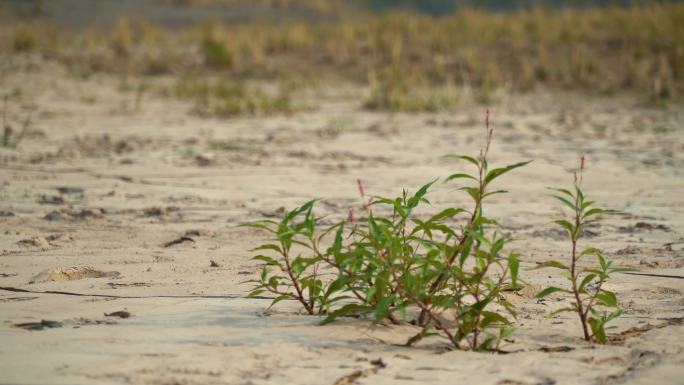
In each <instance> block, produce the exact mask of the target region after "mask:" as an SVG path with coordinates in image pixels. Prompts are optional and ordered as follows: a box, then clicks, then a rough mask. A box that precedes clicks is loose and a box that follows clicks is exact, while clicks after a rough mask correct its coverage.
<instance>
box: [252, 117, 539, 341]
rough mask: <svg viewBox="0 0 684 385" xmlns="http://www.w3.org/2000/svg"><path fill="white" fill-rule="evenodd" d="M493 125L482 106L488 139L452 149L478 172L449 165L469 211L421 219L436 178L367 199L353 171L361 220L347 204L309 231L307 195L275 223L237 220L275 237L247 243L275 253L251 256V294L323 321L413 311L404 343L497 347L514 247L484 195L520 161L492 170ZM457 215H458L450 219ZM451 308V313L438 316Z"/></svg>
mask: <svg viewBox="0 0 684 385" xmlns="http://www.w3.org/2000/svg"><path fill="white" fill-rule="evenodd" d="M493 133H494V130H493V129H492V128H491V127H490V125H489V113H487V124H486V143H485V146H484V148H483V149H482V150H481V152H480V155H479V157H478V158H477V159H476V158H473V157H470V156H462V155H458V156H453V157H454V158H456V159H461V160H465V161H467V162H470V163H472V164H473V165H474V166H476V167H477V169H476V170H477V173H476V174H475V176H472V175H469V174H466V173H455V174H452V175H451V176H449V177H448V178H447V179H446V181H453V180H472V181H473V182H474V185H473V186H465V187H462V188H461V190H463V191H465V192H466V193H467V194H468V195H469V196H470V197H471V198H472V200H473V201H474V206H473V209H472V210H471V211H468V210H466V209H463V208H458V207H449V208H446V209H444V210H442V211H440V212H438V213H436V214H433V215H431V216H430V217H428V218H425V217H424V216H423V215H421V214H419V212H420V210H421V209H422V208H423V207H424V206H426V205H429V204H430V202H429V200H428V199H427V196H428V192H429V190H430V188H431V187H432V186H433V185H434V183H435V182H436V181H432V182H430V183H427V184H425V185H424V186H422V187H421V188H420V189H418V190H417V191H416V192H415V193H413V194H410V193H409V192H408V191H407V190H404V191H403V193H402V194H401V196H399V197H396V198H392V199H390V198H384V197H373V198H371V199H370V200H369V199H367V198H366V196H365V188H364V185H363V182H362V181H360V180H359V192H360V194H361V198H362V201H363V207H362V210H363V211H364V212H365V213H366V214H367V217H366V218H364V219H363V220H361V219H357V218H356V214H355V211H354V210H350V213H349V217H348V219H347V220H346V221H342V222H340V223H337V224H334V225H332V226H330V227H328V228H327V229H324V230H323V231H322V232H317V231H316V224H317V223H318V220H317V218H316V217H315V216H314V215H313V213H312V210H313V206H314V201H310V202H308V203H307V204H305V205H303V206H301V207H299V208H297V209H295V210H293V211H290V212H288V213H286V214H285V215H284V218H283V219H282V220H281V221H280V222H275V221H268V220H266V221H259V222H252V223H248V224H245V225H244V226H249V227H254V228H259V229H263V230H266V231H268V232H269V233H271V234H272V235H273V240H274V242H272V243H267V244H264V245H261V246H259V247H258V248H256V249H255V250H267V251H269V252H271V253H275V254H276V255H275V256H273V255H257V256H255V257H254V258H255V259H257V260H260V261H263V262H265V263H266V265H267V266H265V267H264V269H263V270H262V275H261V278H260V279H259V280H256V281H251V282H253V283H255V284H256V286H255V287H254V289H253V290H252V291H251V293H250V295H252V296H254V295H258V294H260V293H263V292H264V291H268V292H271V293H273V294H276V295H277V297H276V298H275V300H274V301H273V304H275V303H277V302H279V301H281V300H284V299H296V300H298V301H299V302H300V303H301V304H302V306H303V307H304V309H305V310H306V311H307V312H308V313H309V314H325V315H327V316H326V318H325V319H324V320H323V323H328V322H332V321H334V320H335V319H337V318H338V317H342V316H350V315H353V316H362V315H372V317H373V318H374V320H375V322H381V321H383V320H388V321H390V322H393V323H398V322H400V319H407V318H409V314H410V313H411V312H412V311H414V310H415V311H416V315H417V316H418V318H419V319H418V321H417V322H415V323H416V324H417V325H418V327H419V332H418V333H417V334H416V335H415V336H414V337H412V338H411V339H409V341H408V342H407V343H408V344H409V345H411V344H414V343H416V342H417V341H419V340H420V339H422V338H424V337H426V336H428V335H432V334H435V333H441V334H442V335H444V336H445V337H447V339H448V340H449V341H450V343H451V346H452V347H453V348H455V349H462V348H468V349H472V350H488V349H496V348H497V347H498V345H499V342H500V341H501V339H502V338H504V337H505V336H507V335H508V334H510V333H511V331H512V328H511V327H510V324H511V322H510V321H509V319H508V318H507V315H510V316H515V309H514V307H513V305H512V304H510V303H509V302H508V301H506V299H505V298H504V297H503V296H502V295H501V293H502V291H504V290H507V289H513V288H516V287H518V270H519V261H518V257H519V255H518V254H517V253H514V252H509V253H504V248H505V247H506V245H507V243H508V242H509V240H510V239H509V238H508V237H505V236H501V235H499V234H498V233H497V232H496V230H495V229H496V227H497V224H496V222H495V221H494V220H492V219H489V218H487V217H485V216H484V215H483V202H484V200H485V198H487V197H488V196H491V195H493V194H499V193H503V192H505V191H502V190H490V189H489V187H490V184H491V183H492V182H493V181H494V180H495V179H496V178H498V177H500V176H502V175H504V174H505V173H507V172H509V171H511V170H514V169H516V168H518V167H521V166H524V165H525V164H527V163H528V162H521V163H516V164H512V165H509V166H506V167H501V168H494V169H490V168H489V166H488V163H487V153H488V151H489V146H490V143H491V140H492V137H493ZM461 220H462V221H463V224H461V225H454V223H453V222H454V221H461ZM457 223H458V222H457ZM345 230H347V231H345ZM345 233H346V234H347V235H346V236H345ZM332 234H334V236H333V237H332V238H333V239H332V242H328V243H329V246H328V247H327V248H324V247H323V246H322V245H323V244H324V243H325V239H326V237H327V236H328V235H332ZM293 247H294V248H297V249H298V251H297V252H296V254H294V253H293V250H294V249H293ZM304 253H305V254H304ZM294 255H296V257H295V256H294ZM305 255H306V256H305ZM269 269H270V270H269ZM324 279H325V280H324ZM326 282H327V283H326ZM338 303H339V304H340V306H338ZM449 317H451V318H452V319H453V320H452V321H448V322H447V321H445V318H449Z"/></svg>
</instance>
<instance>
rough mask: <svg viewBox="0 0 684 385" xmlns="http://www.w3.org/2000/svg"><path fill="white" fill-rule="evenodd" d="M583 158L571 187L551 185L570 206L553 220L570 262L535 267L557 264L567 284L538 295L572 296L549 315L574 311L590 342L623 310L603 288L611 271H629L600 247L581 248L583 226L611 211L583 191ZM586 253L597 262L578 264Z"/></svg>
mask: <svg viewBox="0 0 684 385" xmlns="http://www.w3.org/2000/svg"><path fill="white" fill-rule="evenodd" d="M584 165H585V158H584V156H583V157H581V158H580V164H579V167H578V169H577V170H576V171H575V173H574V183H573V188H572V190H567V189H562V188H554V189H552V190H553V191H554V193H555V194H554V195H553V197H554V198H556V199H557V200H558V201H560V202H561V203H562V204H563V206H565V207H566V208H568V209H569V210H570V217H569V218H568V219H559V220H556V221H554V222H555V223H556V224H557V225H559V226H561V227H562V228H563V229H564V230H565V231H566V232H567V235H568V239H569V240H570V243H571V245H572V251H571V253H570V261H569V262H570V265H569V266H568V265H566V264H564V263H561V262H558V261H548V262H544V263H540V264H539V266H537V267H536V268H546V267H548V268H556V269H560V270H561V271H562V274H563V276H564V277H565V278H567V280H568V281H569V283H570V287H569V288H567V289H565V288H560V287H548V288H546V289H544V290H543V291H541V292H540V293H539V294H537V297H538V298H544V297H546V296H548V295H550V294H552V293H556V292H560V293H566V294H568V295H570V296H571V297H572V305H571V306H569V307H564V308H561V309H558V310H556V311H554V312H553V313H551V314H552V315H555V314H558V313H562V312H574V313H577V315H578V317H579V320H580V324H581V325H582V333H583V336H584V339H585V340H586V341H589V342H598V343H606V331H605V326H606V324H607V323H608V322H609V321H611V320H613V319H615V318H617V317H619V316H620V315H621V314H622V311H621V310H620V308H619V305H618V299H617V296H616V295H615V293H613V292H611V291H609V290H606V289H605V288H604V284H605V282H606V281H607V280H608V279H609V278H610V274H612V273H616V272H621V271H630V270H633V269H630V268H618V267H614V266H613V262H612V261H609V260H606V258H605V257H604V256H603V253H602V252H601V250H599V249H597V248H594V247H588V248H585V249H583V250H581V251H580V248H579V240H580V239H581V238H582V236H583V235H584V230H585V228H586V227H587V226H588V225H590V224H591V223H595V222H597V221H599V220H600V219H599V215H601V214H609V213H613V212H614V211H612V210H605V209H601V208H598V207H595V205H594V201H590V200H588V199H587V197H586V195H585V194H584V192H583V191H582V174H583V172H584ZM589 256H595V257H596V260H597V262H598V266H593V267H584V268H582V267H580V265H579V264H580V261H581V260H582V259H583V258H585V257H589Z"/></svg>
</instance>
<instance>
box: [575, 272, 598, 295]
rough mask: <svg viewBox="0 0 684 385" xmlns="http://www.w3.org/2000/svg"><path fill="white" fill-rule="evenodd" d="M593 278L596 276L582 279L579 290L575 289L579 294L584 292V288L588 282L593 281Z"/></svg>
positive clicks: (590, 275) (591, 275)
mask: <svg viewBox="0 0 684 385" xmlns="http://www.w3.org/2000/svg"><path fill="white" fill-rule="evenodd" d="M594 278H596V274H589V275H587V276H586V277H584V279H583V280H582V283H580V285H579V288H578V289H577V290H578V291H579V292H580V293H582V292H584V287H585V286H587V285H588V284H589V282H591V281H593V280H594Z"/></svg>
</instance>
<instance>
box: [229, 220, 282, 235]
mask: <svg viewBox="0 0 684 385" xmlns="http://www.w3.org/2000/svg"><path fill="white" fill-rule="evenodd" d="M269 224H272V225H275V224H276V223H275V222H273V221H257V222H247V223H242V224H240V225H238V227H250V228H254V229H260V230H266V231H268V232H270V233H275V232H276V231H275V230H273V229H272V228H270V227H268V225H269Z"/></svg>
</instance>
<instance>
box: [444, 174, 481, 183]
mask: <svg viewBox="0 0 684 385" xmlns="http://www.w3.org/2000/svg"><path fill="white" fill-rule="evenodd" d="M454 179H472V180H475V181H476V180H477V178H475V177H474V176H471V175H468V174H463V173H456V174H451V175H449V176H448V177H447V178H446V180H445V181H444V183H446V182H449V181H452V180H454Z"/></svg>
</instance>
